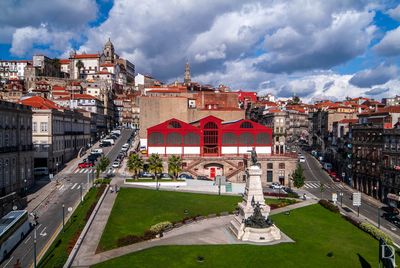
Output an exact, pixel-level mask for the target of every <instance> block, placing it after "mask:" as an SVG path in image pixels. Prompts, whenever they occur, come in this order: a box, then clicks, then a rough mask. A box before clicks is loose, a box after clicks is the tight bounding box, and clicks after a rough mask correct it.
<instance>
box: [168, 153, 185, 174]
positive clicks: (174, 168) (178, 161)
mask: <svg viewBox="0 0 400 268" xmlns="http://www.w3.org/2000/svg"><path fill="white" fill-rule="evenodd" d="M181 171H182V158H181V157H180V156H176V155H172V156H171V157H170V158H168V173H170V174H171V175H172V177H173V178H174V179H176V178H177V177H178V173H179V172H181Z"/></svg>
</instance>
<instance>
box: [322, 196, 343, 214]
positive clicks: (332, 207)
mask: <svg viewBox="0 0 400 268" xmlns="http://www.w3.org/2000/svg"><path fill="white" fill-rule="evenodd" d="M318 203H319V204H320V205H321V206H323V207H324V208H326V209H329V210H330V211H332V212H334V213H339V208H338V207H337V206H336V205H334V204H332V203H331V202H329V201H328V200H325V199H321V200H319V202H318Z"/></svg>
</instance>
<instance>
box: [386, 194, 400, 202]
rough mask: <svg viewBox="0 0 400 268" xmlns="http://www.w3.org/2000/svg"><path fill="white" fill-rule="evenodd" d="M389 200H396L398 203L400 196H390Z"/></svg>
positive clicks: (388, 196)
mask: <svg viewBox="0 0 400 268" xmlns="http://www.w3.org/2000/svg"><path fill="white" fill-rule="evenodd" d="M387 198H389V199H392V200H396V201H400V196H398V195H397V194H388V195H387Z"/></svg>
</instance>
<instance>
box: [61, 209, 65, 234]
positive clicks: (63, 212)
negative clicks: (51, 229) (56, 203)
mask: <svg viewBox="0 0 400 268" xmlns="http://www.w3.org/2000/svg"><path fill="white" fill-rule="evenodd" d="M62 221H63V231H64V225H65V205H64V203H63V204H62Z"/></svg>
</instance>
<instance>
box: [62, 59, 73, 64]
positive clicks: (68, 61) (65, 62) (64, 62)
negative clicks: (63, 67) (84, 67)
mask: <svg viewBox="0 0 400 268" xmlns="http://www.w3.org/2000/svg"><path fill="white" fill-rule="evenodd" d="M70 62H71V60H69V59H61V60H60V64H69V63H70Z"/></svg>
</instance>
